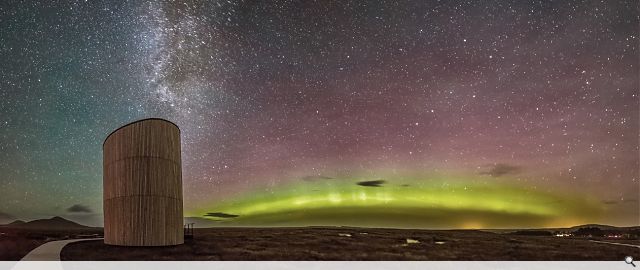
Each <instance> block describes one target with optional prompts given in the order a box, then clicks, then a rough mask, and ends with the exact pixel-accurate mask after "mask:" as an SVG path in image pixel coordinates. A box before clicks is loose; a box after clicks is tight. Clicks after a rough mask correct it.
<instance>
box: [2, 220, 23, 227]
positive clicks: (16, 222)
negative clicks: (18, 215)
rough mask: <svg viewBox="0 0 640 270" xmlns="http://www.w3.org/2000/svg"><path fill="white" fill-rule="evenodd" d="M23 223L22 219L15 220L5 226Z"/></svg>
mask: <svg viewBox="0 0 640 270" xmlns="http://www.w3.org/2000/svg"><path fill="white" fill-rule="evenodd" d="M25 223H26V222H24V221H22V220H16V221H14V222H11V223H9V224H7V225H6V226H19V225H22V224H25Z"/></svg>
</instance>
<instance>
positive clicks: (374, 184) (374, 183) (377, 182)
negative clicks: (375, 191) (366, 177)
mask: <svg viewBox="0 0 640 270" xmlns="http://www.w3.org/2000/svg"><path fill="white" fill-rule="evenodd" d="M386 182H387V181H384V180H371V181H362V182H358V183H357V184H358V185H359V186H363V187H381V186H382V184H384V183H386Z"/></svg>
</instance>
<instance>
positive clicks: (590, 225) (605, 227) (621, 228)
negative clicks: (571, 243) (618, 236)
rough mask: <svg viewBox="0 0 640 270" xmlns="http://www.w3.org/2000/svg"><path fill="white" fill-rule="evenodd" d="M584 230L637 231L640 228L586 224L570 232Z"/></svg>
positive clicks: (575, 227) (573, 228)
mask: <svg viewBox="0 0 640 270" xmlns="http://www.w3.org/2000/svg"><path fill="white" fill-rule="evenodd" d="M582 228H598V229H600V230H634V229H635V230H637V229H640V226H633V227H616V226H611V225H602V224H585V225H579V226H573V227H571V228H569V229H570V230H578V229H582Z"/></svg>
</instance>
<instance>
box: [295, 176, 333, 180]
mask: <svg viewBox="0 0 640 270" xmlns="http://www.w3.org/2000/svg"><path fill="white" fill-rule="evenodd" d="M330 179H333V177H328V176H322V175H308V176H305V177H302V180H304V181H318V180H330Z"/></svg>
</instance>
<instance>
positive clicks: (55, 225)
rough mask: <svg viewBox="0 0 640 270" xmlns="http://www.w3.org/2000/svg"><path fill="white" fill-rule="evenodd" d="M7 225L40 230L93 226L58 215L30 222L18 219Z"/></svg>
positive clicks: (74, 228) (75, 228)
mask: <svg viewBox="0 0 640 270" xmlns="http://www.w3.org/2000/svg"><path fill="white" fill-rule="evenodd" d="M7 227H10V228H20V229H39V230H77V229H88V228H91V227H88V226H84V225H80V224H78V223H75V222H73V221H70V220H67V219H64V218H61V217H58V216H56V217H52V218H50V219H36V220H32V221H29V222H24V221H20V220H16V221H14V222H11V223H9V224H7Z"/></svg>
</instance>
